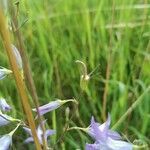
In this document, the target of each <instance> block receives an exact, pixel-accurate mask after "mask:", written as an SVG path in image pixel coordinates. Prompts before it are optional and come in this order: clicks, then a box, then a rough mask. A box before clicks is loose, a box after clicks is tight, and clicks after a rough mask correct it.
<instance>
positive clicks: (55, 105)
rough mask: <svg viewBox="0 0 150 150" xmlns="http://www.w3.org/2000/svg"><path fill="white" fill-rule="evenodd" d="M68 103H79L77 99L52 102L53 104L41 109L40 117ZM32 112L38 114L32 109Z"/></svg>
mask: <svg viewBox="0 0 150 150" xmlns="http://www.w3.org/2000/svg"><path fill="white" fill-rule="evenodd" d="M67 102H75V103H77V101H76V100H75V99H68V100H56V101H52V102H49V103H48V104H46V105H43V106H40V107H39V113H40V115H44V114H46V113H48V112H50V111H53V110H55V109H57V108H59V107H60V106H62V105H63V104H65V103H67ZM32 110H33V111H35V112H37V110H36V109H35V108H34V109H32Z"/></svg>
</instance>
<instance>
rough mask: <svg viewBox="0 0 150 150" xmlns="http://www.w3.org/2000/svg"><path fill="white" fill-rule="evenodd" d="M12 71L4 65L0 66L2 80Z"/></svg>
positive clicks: (0, 78)
mask: <svg viewBox="0 0 150 150" xmlns="http://www.w3.org/2000/svg"><path fill="white" fill-rule="evenodd" d="M11 73H12V71H11V70H9V69H6V68H4V67H0V80H2V79H4V78H5V77H6V76H7V75H8V74H11Z"/></svg>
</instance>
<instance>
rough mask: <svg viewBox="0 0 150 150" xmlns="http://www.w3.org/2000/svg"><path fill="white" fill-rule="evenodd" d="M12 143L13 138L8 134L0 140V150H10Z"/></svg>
mask: <svg viewBox="0 0 150 150" xmlns="http://www.w3.org/2000/svg"><path fill="white" fill-rule="evenodd" d="M11 143H12V136H11V135H9V134H6V135H4V136H2V137H1V138H0V150H8V149H9V146H10V145H11Z"/></svg>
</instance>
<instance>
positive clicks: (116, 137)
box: [107, 130, 121, 140]
mask: <svg viewBox="0 0 150 150" xmlns="http://www.w3.org/2000/svg"><path fill="white" fill-rule="evenodd" d="M107 135H108V137H110V138H112V139H114V140H120V139H121V136H120V134H119V133H117V132H116V131H112V130H108V133H107Z"/></svg>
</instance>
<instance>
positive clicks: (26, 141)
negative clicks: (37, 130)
mask: <svg viewBox="0 0 150 150" xmlns="http://www.w3.org/2000/svg"><path fill="white" fill-rule="evenodd" d="M30 142H34V140H33V137H29V138H27V139H26V140H25V141H24V143H25V144H27V143H30Z"/></svg>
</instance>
